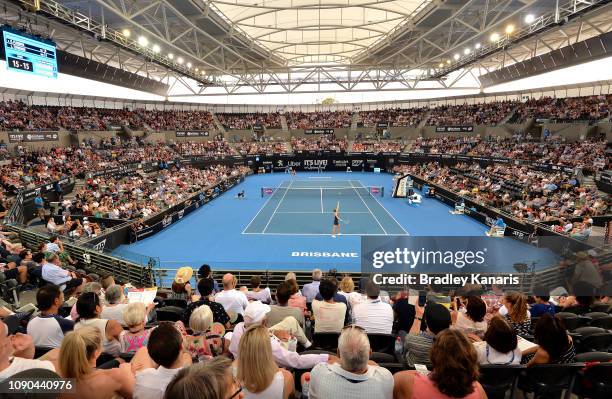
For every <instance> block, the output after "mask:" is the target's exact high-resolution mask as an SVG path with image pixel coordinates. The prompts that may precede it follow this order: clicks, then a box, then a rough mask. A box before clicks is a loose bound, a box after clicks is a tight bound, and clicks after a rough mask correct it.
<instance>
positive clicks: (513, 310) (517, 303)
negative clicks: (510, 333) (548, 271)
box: [499, 291, 531, 335]
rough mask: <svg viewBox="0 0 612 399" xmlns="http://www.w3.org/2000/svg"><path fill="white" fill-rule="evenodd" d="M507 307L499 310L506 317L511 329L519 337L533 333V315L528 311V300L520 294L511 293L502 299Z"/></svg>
mask: <svg viewBox="0 0 612 399" xmlns="http://www.w3.org/2000/svg"><path fill="white" fill-rule="evenodd" d="M502 303H503V305H504V307H505V311H504V310H503V309H504V308H502V309H500V310H499V313H500V314H501V315H503V316H504V318H505V319H506V321H507V322H508V324H510V327H512V328H513V329H514V331H515V332H516V334H517V335H527V334H530V333H531V314H530V313H529V310H528V309H527V298H526V297H525V295H523V294H521V293H520V292H514V291H513V292H509V293H507V294H506V295H504V297H503V298H502Z"/></svg>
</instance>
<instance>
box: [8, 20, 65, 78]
mask: <svg viewBox="0 0 612 399" xmlns="http://www.w3.org/2000/svg"><path fill="white" fill-rule="evenodd" d="M2 34H3V36H4V54H5V58H6V67H7V69H8V70H11V71H19V72H24V73H28V74H32V75H40V76H45V77H48V78H57V55H56V48H55V44H53V42H51V41H46V40H43V39H38V38H34V37H32V36H29V35H27V34H25V33H21V32H16V31H13V30H10V29H7V28H3V29H2Z"/></svg>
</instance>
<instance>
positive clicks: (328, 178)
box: [298, 176, 331, 181]
mask: <svg viewBox="0 0 612 399" xmlns="http://www.w3.org/2000/svg"><path fill="white" fill-rule="evenodd" d="M309 179H326V180H331V177H329V176H328V177H324V176H322V177H309ZM298 181H299V180H298ZM302 181H308V180H302Z"/></svg>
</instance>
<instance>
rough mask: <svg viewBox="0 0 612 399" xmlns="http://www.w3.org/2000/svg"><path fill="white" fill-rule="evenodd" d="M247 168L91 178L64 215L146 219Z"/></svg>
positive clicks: (66, 204)
mask: <svg viewBox="0 0 612 399" xmlns="http://www.w3.org/2000/svg"><path fill="white" fill-rule="evenodd" d="M245 173H246V170H245V167H234V168H230V167H228V166H223V165H213V166H209V167H206V168H204V169H198V168H193V167H189V166H185V167H171V168H169V169H164V170H161V171H159V172H157V173H154V174H149V175H147V174H144V173H134V174H131V175H128V176H122V177H113V176H98V177H92V178H88V179H87V180H86V184H85V185H84V186H82V187H79V188H77V189H76V190H75V195H74V197H73V198H71V199H65V200H64V201H63V202H62V207H63V209H64V212H65V213H69V214H73V215H83V216H95V217H101V218H110V219H140V218H147V217H149V216H151V215H152V214H154V213H157V212H159V211H161V210H163V209H166V208H169V207H172V206H174V205H177V204H178V203H180V202H182V201H184V200H186V199H188V198H189V197H190V196H191V195H193V194H194V193H197V192H199V191H201V190H203V189H205V188H206V187H210V186H214V185H216V184H217V183H219V182H220V181H221V180H222V179H224V178H228V177H231V176H236V175H239V174H245Z"/></svg>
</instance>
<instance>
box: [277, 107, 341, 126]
mask: <svg viewBox="0 0 612 399" xmlns="http://www.w3.org/2000/svg"><path fill="white" fill-rule="evenodd" d="M285 118H287V125H288V126H289V129H314V128H347V127H351V123H352V121H353V112H351V111H321V112H308V113H307V112H287V113H285Z"/></svg>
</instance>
